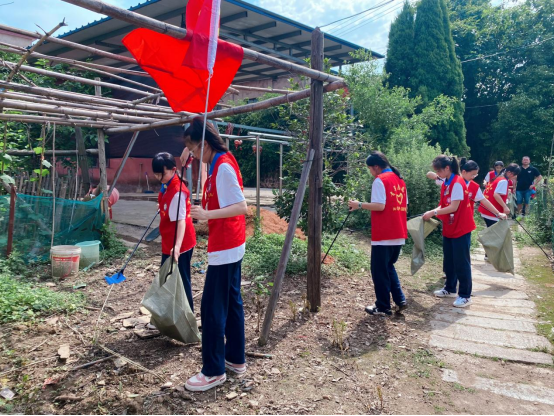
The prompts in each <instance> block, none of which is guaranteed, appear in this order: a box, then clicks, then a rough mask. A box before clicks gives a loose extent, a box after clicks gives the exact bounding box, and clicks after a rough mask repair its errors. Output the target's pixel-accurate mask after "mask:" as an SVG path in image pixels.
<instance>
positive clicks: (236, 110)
mask: <svg viewBox="0 0 554 416" xmlns="http://www.w3.org/2000/svg"><path fill="white" fill-rule="evenodd" d="M344 87H346V82H344V81H335V82H331V83H329V84H327V85H325V86H324V87H323V90H324V91H326V92H328V91H335V90H338V89H340V88H344ZM309 96H310V90H309V89H307V90H303V91H297V92H293V93H291V94H287V95H282V96H280V97H274V98H270V99H268V100H264V101H258V102H255V103H250V104H246V105H241V106H237V107H232V108H226V109H224V110H215V111H211V112H209V113H208V118H209V119H214V118H218V117H228V116H235V115H237V114H244V113H250V112H252V111H258V110H265V109H266V108H271V107H275V106H277V105H281V104H286V103H292V102H295V101H298V100H302V99H305V98H308V97H309ZM194 117H196V116H186V117H178V118H174V119H169V120H164V121H157V122H155V123H150V124H138V125H135V126H126V127H114V128H109V129H107V130H106V132H107V133H108V134H115V133H126V132H132V131H144V130H153V129H157V128H160V127H169V126H177V125H182V124H185V123H190V122H191V121H192V119H193V118H194Z"/></svg>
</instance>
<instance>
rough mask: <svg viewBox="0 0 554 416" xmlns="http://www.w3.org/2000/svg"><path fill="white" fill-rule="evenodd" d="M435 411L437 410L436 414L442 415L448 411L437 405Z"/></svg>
mask: <svg viewBox="0 0 554 416" xmlns="http://www.w3.org/2000/svg"><path fill="white" fill-rule="evenodd" d="M434 410H435V413H439V414H441V413H443V412H444V411H445V410H446V409H445V408H444V407H440V406H437V405H435V406H434Z"/></svg>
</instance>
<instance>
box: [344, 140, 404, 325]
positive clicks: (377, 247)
mask: <svg viewBox="0 0 554 416" xmlns="http://www.w3.org/2000/svg"><path fill="white" fill-rule="evenodd" d="M366 165H367V167H368V169H369V171H370V173H371V175H372V176H373V177H374V178H375V180H374V181H373V185H372V187H371V202H369V203H368V202H364V203H362V202H360V201H349V202H348V206H349V208H350V210H351V211H353V210H357V209H365V210H368V211H371V278H372V279H373V285H374V288H375V297H376V301H375V304H374V305H371V306H368V307H366V308H365V311H366V312H367V313H369V314H370V315H382V316H386V315H392V309H391V301H390V298H391V295H392V299H393V301H394V303H395V304H396V311H397V312H400V311H401V310H403V309H405V308H406V306H407V304H406V297H405V296H404V293H403V292H402V287H401V285H400V280H399V279H398V274H397V273H396V269H395V268H394V264H395V263H396V261H397V260H398V256H399V255H400V250H401V248H402V246H403V245H404V243H405V242H406V238H407V237H408V228H407V223H406V208H407V204H408V194H407V191H406V184H405V183H404V180H403V179H402V175H401V174H400V172H399V171H398V169H396V168H395V167H394V166H392V165H391V164H390V163H389V161H388V159H387V157H386V156H385V155H384V154H383V153H381V152H378V151H374V152H371V154H370V155H369V157H368V158H367V160H366Z"/></svg>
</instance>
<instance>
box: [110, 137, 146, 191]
mask: <svg viewBox="0 0 554 416" xmlns="http://www.w3.org/2000/svg"><path fill="white" fill-rule="evenodd" d="M139 134H140V131H135V132H134V133H133V137H131V140H130V141H129V144H128V145H127V149H125V154H124V155H123V159H122V160H121V163H120V164H119V167H118V168H117V171H116V172H115V176H114V178H113V181H112V186H110V190H109V192H108V198H109V197H110V196H111V195H112V192H113V190H114V189H115V185H116V183H117V181H118V180H119V176H120V175H121V172H122V171H123V168H124V167H125V163H127V159H128V158H129V155H130V154H131V151H132V150H133V146H134V145H135V142H136V141H137V138H138V135H139Z"/></svg>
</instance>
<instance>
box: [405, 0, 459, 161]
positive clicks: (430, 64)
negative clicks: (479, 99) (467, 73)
mask: <svg viewBox="0 0 554 416" xmlns="http://www.w3.org/2000/svg"><path fill="white" fill-rule="evenodd" d="M412 68H413V70H412V75H411V78H410V85H411V88H412V94H413V95H420V96H421V97H422V99H423V104H424V105H426V104H428V103H430V102H431V101H432V100H433V99H434V98H435V97H437V96H438V95H440V94H444V95H448V96H450V97H454V98H457V99H459V100H461V98H462V92H463V74H462V68H461V64H460V61H459V60H458V58H457V57H456V53H455V49H454V40H453V38H452V33H451V30H450V21H449V17H448V8H447V6H446V0H422V1H421V3H420V4H419V6H418V7H417V15H416V20H415V25H414V47H413V61H412ZM463 115H464V106H463V103H462V102H461V101H459V102H458V103H456V105H455V112H454V116H453V119H452V120H451V121H450V122H448V123H443V124H442V125H439V126H436V127H435V128H434V129H433V131H432V133H431V142H432V143H439V144H440V145H441V147H442V148H443V149H447V148H448V149H449V150H450V151H451V152H453V153H455V154H458V155H460V156H462V155H466V154H467V152H468V150H469V149H468V147H467V144H466V140H465V134H466V130H465V125H464V119H463Z"/></svg>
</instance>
